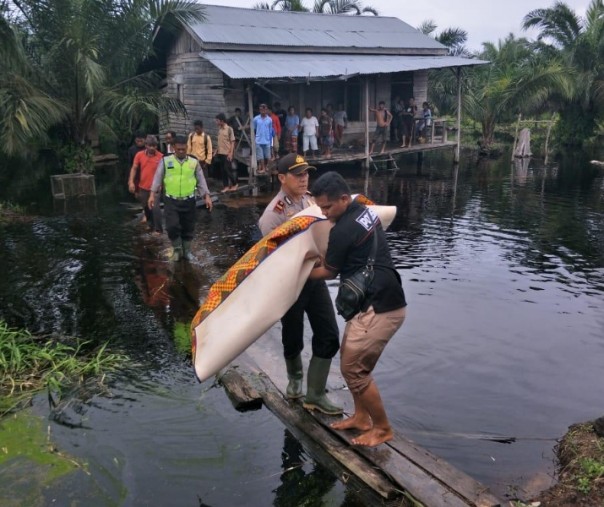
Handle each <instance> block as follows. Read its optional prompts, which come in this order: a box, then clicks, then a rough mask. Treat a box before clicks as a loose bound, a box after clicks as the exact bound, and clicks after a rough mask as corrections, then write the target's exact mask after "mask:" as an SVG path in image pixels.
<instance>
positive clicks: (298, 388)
mask: <svg viewBox="0 0 604 507" xmlns="http://www.w3.org/2000/svg"><path fill="white" fill-rule="evenodd" d="M285 366H286V368H287V378H288V379H289V382H288V383H287V389H286V390H285V396H286V397H287V398H289V399H290V400H295V399H297V398H302V378H303V377H304V372H303V370H302V356H300V355H299V354H298V356H296V357H294V358H293V359H286V360H285Z"/></svg>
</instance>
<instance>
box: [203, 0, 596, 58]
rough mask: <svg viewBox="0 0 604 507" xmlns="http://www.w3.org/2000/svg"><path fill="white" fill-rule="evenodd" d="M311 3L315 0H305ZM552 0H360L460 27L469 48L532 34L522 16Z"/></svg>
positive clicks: (251, 1)
mask: <svg viewBox="0 0 604 507" xmlns="http://www.w3.org/2000/svg"><path fill="white" fill-rule="evenodd" d="M257 1H258V0H208V1H207V2H203V3H207V4H214V5H229V6H232V7H250V8H251V7H252V6H254V5H255V4H256V3H257ZM268 1H269V3H272V0H268ZM305 3H306V5H308V6H312V5H313V3H314V0H306V2H305ZM565 3H566V4H567V5H568V6H569V7H570V8H571V9H573V10H574V11H575V13H576V14H577V15H578V16H583V15H584V14H585V10H586V9H587V6H588V5H589V1H588V0H566V2H565ZM553 4H554V0H420V1H417V2H414V1H407V0H362V5H364V6H371V7H373V8H375V9H377V10H378V12H379V13H380V16H393V17H396V18H399V19H402V20H403V21H405V22H406V23H409V24H410V25H412V26H414V27H417V26H419V25H420V24H421V23H422V21H425V20H428V19H431V20H433V21H434V22H435V23H436V25H437V26H438V29H437V33H438V32H440V31H441V30H442V29H445V28H461V29H463V30H465V31H466V32H468V44H467V46H468V48H469V49H471V50H479V49H480V48H481V44H482V43H483V42H497V41H498V40H499V39H503V38H504V37H506V36H507V35H508V34H509V33H510V32H512V33H514V34H515V35H516V36H517V37H528V38H532V37H534V35H535V34H534V33H530V32H524V31H522V29H521V24H522V19H523V18H524V16H525V15H526V14H528V13H529V12H530V11H532V10H533V9H540V8H548V7H552V6H553Z"/></svg>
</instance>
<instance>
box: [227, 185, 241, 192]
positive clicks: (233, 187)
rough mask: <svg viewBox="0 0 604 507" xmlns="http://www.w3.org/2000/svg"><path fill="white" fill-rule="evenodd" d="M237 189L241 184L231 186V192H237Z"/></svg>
mask: <svg viewBox="0 0 604 507" xmlns="http://www.w3.org/2000/svg"><path fill="white" fill-rule="evenodd" d="M237 189H239V185H233V186H232V187H231V188H229V192H235V190H237Z"/></svg>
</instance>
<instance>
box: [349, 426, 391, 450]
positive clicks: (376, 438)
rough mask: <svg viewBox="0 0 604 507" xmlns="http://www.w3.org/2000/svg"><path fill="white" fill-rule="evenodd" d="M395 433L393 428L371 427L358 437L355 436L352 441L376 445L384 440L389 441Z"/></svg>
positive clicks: (359, 443) (370, 445)
mask: <svg viewBox="0 0 604 507" xmlns="http://www.w3.org/2000/svg"><path fill="white" fill-rule="evenodd" d="M393 436H394V433H393V432H392V428H388V429H387V430H385V429H383V428H375V427H374V428H371V429H370V430H369V431H366V432H365V433H363V434H362V435H359V436H358V437H356V438H353V439H352V440H351V441H352V443H353V444H354V445H362V446H364V447H375V446H376V445H380V444H383V443H384V442H388V440H392V437H393Z"/></svg>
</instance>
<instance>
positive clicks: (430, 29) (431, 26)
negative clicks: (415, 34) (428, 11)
mask: <svg viewBox="0 0 604 507" xmlns="http://www.w3.org/2000/svg"><path fill="white" fill-rule="evenodd" d="M436 28H437V25H436V23H435V22H434V20H432V19H426V20H424V21H422V22H421V23H420V25H419V26H418V27H417V29H418V30H419V31H420V32H421V33H423V34H424V35H430V34H432V33H434V31H435V30H436Z"/></svg>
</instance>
